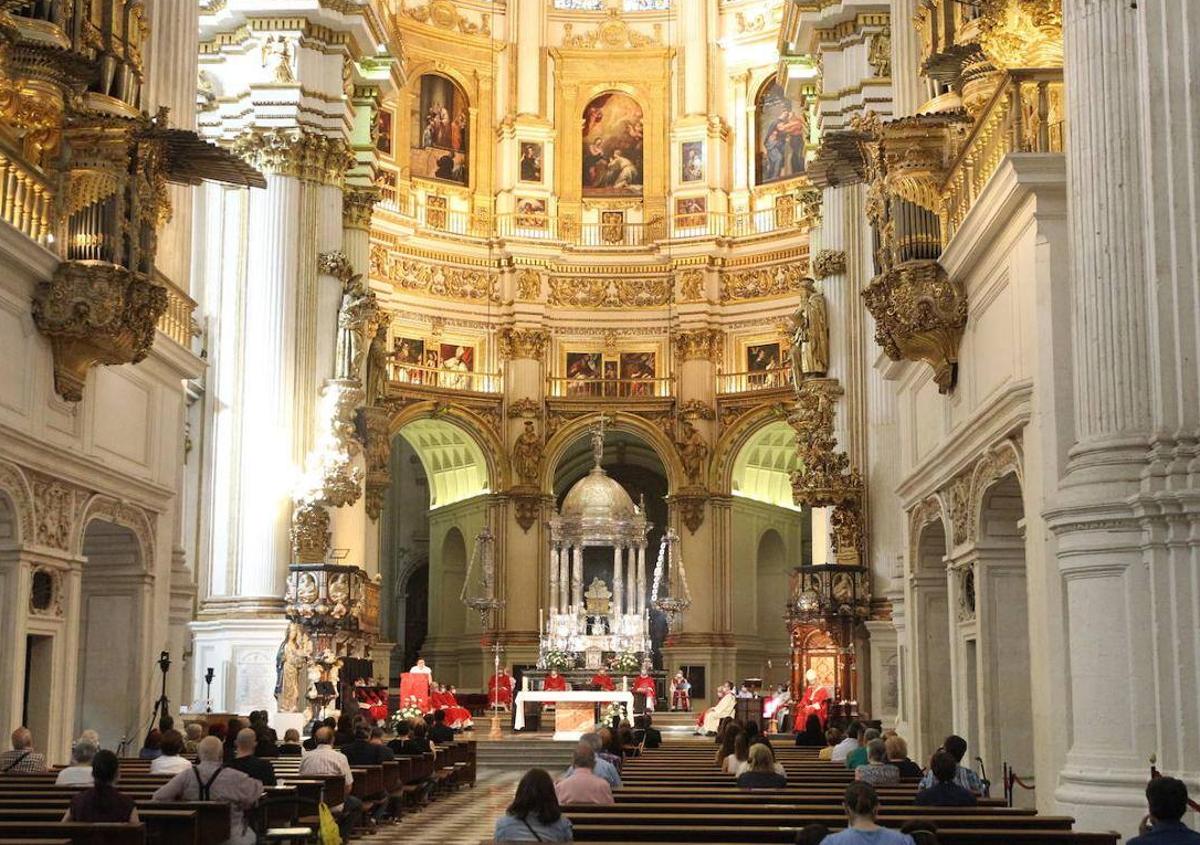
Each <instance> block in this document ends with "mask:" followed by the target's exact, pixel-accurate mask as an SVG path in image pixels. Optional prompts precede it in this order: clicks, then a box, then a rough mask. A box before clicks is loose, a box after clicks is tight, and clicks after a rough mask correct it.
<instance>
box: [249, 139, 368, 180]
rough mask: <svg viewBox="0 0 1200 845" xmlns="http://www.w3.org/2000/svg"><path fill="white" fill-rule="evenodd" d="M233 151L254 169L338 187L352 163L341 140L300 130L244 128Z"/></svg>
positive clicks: (348, 150)
mask: <svg viewBox="0 0 1200 845" xmlns="http://www.w3.org/2000/svg"><path fill="white" fill-rule="evenodd" d="M233 152H234V153H235V154H237V155H239V156H241V157H242V158H243V159H245V160H246V161H247V162H248V163H249V164H251V165H252V166H253V167H255V168H256V169H258V170H262V171H265V172H268V173H275V174H278V175H280V176H293V177H295V178H297V179H302V180H304V181H306V182H316V183H318V184H321V185H338V186H340V185H341V184H342V182H343V180H344V179H345V176H346V171H347V170H349V169H350V168H351V167H353V166H354V163H355V161H354V154H353V153H352V152H351V151H350V148H349V146H347V144H346V142H345V140H344V139H342V138H333V137H330V136H329V135H323V134H321V133H319V132H312V131H309V130H304V129H263V128H260V127H255V128H253V129H248V130H247V131H246V132H244V133H242V135H240V136H239V137H238V138H237V139H236V140H235V141H234V142H233Z"/></svg>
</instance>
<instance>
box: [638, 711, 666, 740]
mask: <svg viewBox="0 0 1200 845" xmlns="http://www.w3.org/2000/svg"><path fill="white" fill-rule="evenodd" d="M636 720H637V729H636V730H634V732H633V738H634V741H635V742H640V743H641V744H642V747H643V748H659V747H661V746H662V731H660V730H659V729H658V728H656V727H654V717H653V716H651V715H650V714H649V713H643V714H642V715H641V716H637V717H636Z"/></svg>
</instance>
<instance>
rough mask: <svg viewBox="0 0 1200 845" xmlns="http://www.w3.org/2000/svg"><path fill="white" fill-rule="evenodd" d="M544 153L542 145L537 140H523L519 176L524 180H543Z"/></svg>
mask: <svg viewBox="0 0 1200 845" xmlns="http://www.w3.org/2000/svg"><path fill="white" fill-rule="evenodd" d="M543 158H544V154H543V151H542V145H541V144H539V143H538V142H537V141H522V142H521V157H520V162H519V171H520V174H519V178H520V180H521V181H522V182H538V183H540V182H541V181H542V161H543Z"/></svg>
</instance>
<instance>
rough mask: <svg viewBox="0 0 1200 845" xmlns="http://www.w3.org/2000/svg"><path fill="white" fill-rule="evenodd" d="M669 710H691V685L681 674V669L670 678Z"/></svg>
mask: <svg viewBox="0 0 1200 845" xmlns="http://www.w3.org/2000/svg"><path fill="white" fill-rule="evenodd" d="M671 709H672V710H684V711H687V710H691V709H692V684H691V682H690V681H688V679H687V676H686V675H684V674H683V670H682V669H680V670H679V671H678V672H676V673H675V676H674V677H673V678H671Z"/></svg>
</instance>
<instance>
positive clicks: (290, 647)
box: [275, 623, 312, 713]
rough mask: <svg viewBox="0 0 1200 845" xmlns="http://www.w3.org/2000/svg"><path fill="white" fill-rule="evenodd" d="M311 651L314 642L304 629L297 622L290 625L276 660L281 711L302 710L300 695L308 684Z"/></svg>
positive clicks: (277, 688) (276, 697)
mask: <svg viewBox="0 0 1200 845" xmlns="http://www.w3.org/2000/svg"><path fill="white" fill-rule="evenodd" d="M311 651H312V643H311V642H310V641H309V639H308V637H307V636H306V635H305V633H304V631H303V629H301V627H300V626H299V625H296V624H295V623H293V624H292V625H290V626H288V635H287V639H286V640H284V643H283V647H282V649H281V650H280V654H279V658H278V659H277V661H276V663H277V664H278V665H277V670H276V671H277V680H276V683H275V699H276V701H277V702H278V703H279V712H280V713H298V712H300V696H301V693H302V692H303V691H304V690H305V689H306V687H307V686H308V684H307V682H306V678H307V676H308V658H309V655H310V653H311Z"/></svg>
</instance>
